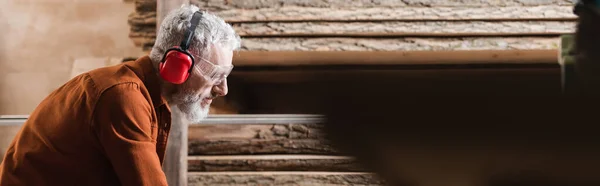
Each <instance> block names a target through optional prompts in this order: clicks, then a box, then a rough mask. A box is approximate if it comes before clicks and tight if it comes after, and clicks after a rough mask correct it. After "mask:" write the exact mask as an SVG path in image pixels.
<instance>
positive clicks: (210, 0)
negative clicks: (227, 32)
mask: <svg viewBox="0 0 600 186" xmlns="http://www.w3.org/2000/svg"><path fill="white" fill-rule="evenodd" d="M190 3H192V4H195V5H198V6H200V7H203V8H204V9H207V10H210V11H219V10H228V9H259V8H279V7H289V6H297V7H321V8H340V7H360V8H365V7H408V6H411V7H436V6H440V7H443V6H446V7H486V6H540V5H567V6H569V5H573V2H571V1H570V0H507V1H490V0H446V1H435V0H351V1H348V0H327V1H323V0H244V1H226V0H191V1H190Z"/></svg>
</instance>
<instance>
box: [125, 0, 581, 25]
mask: <svg viewBox="0 0 600 186" xmlns="http://www.w3.org/2000/svg"><path fill="white" fill-rule="evenodd" d="M136 3H137V2H136ZM140 8H142V7H140ZM154 8H156V7H154ZM547 12H552V14H549V13H547ZM213 13H215V14H216V15H218V16H220V17H222V18H223V19H225V21H226V22H228V23H264V22H331V21H333V22H382V21H408V22H419V21H575V20H577V17H576V16H575V15H574V14H573V6H558V5H550V6H537V7H535V6H531V7H527V6H516V7H515V6H511V7H475V8H474V7H398V8H393V7H369V8H336V9H331V8H310V7H281V8H261V9H228V10H219V11H215V12H213ZM148 14H156V10H142V11H138V12H134V13H133V14H132V15H130V17H129V20H130V22H135V23H136V24H140V25H155V24H156V19H140V18H143V17H145V16H147V15H148Z"/></svg>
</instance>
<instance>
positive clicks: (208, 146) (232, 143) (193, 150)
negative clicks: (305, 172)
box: [188, 139, 340, 155]
mask: <svg viewBox="0 0 600 186" xmlns="http://www.w3.org/2000/svg"><path fill="white" fill-rule="evenodd" d="M188 149H189V151H188V154H189V155H242V154H243V155H248V154H321V155H322V154H329V155H337V154H340V153H339V152H337V151H336V150H335V149H334V147H333V146H332V145H331V144H329V143H328V142H326V141H325V140H323V139H320V140H316V139H211V140H196V139H190V141H189V148H188Z"/></svg>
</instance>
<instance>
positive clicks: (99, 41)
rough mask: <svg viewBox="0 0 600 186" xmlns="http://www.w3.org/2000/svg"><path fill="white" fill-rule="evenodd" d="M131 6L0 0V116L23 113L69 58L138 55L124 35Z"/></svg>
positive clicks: (63, 76) (68, 66)
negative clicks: (0, 30)
mask: <svg viewBox="0 0 600 186" xmlns="http://www.w3.org/2000/svg"><path fill="white" fill-rule="evenodd" d="M132 10H133V4H132V3H125V2H124V1H123V0H102V1H92V0H27V1H23V0H3V1H0V28H1V29H2V34H1V35H0V115H7V114H11V115H12V114H19V115H21V114H22V115H25V114H29V113H30V112H31V111H33V109H35V107H36V106H37V105H38V103H39V102H40V101H41V100H42V99H44V97H46V96H47V95H48V94H49V93H50V92H51V91H53V90H54V89H56V88H58V87H59V86H60V85H62V84H63V83H65V82H66V81H68V80H69V79H70V78H71V75H72V74H71V71H72V68H73V63H74V61H83V62H84V63H85V61H86V60H92V61H101V62H102V61H114V59H115V58H116V59H120V58H122V57H125V56H127V57H129V56H139V55H142V54H143V53H142V52H141V49H139V48H136V47H135V46H134V45H133V43H132V42H131V40H130V39H129V38H128V34H129V26H128V24H127V16H128V15H129V14H130V13H131V11H132ZM92 63H93V62H92Z"/></svg>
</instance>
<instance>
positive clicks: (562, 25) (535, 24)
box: [233, 21, 576, 37]
mask: <svg viewBox="0 0 600 186" xmlns="http://www.w3.org/2000/svg"><path fill="white" fill-rule="evenodd" d="M575 26H576V23H575V22H572V21H502V22H486V21H460V22H455V21H452V22H448V21H430V22H398V21H394V22H294V23H276V22H271V23H238V24H234V25H233V27H234V29H235V30H236V32H237V33H238V34H240V36H252V37H269V36H288V37H289V36H297V35H300V36H323V35H327V36H334V37H335V36H338V37H343V36H357V35H358V36H360V35H362V36H372V37H377V36H397V37H402V36H409V37H410V36H414V35H419V36H423V37H425V36H454V37H460V36H465V35H480V36H497V35H503V34H504V35H509V34H510V35H517V36H526V35H551V36H558V35H560V34H565V33H573V32H575Z"/></svg>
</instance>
